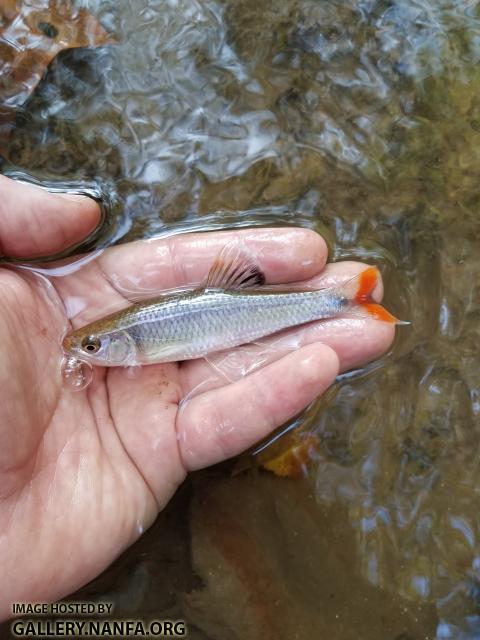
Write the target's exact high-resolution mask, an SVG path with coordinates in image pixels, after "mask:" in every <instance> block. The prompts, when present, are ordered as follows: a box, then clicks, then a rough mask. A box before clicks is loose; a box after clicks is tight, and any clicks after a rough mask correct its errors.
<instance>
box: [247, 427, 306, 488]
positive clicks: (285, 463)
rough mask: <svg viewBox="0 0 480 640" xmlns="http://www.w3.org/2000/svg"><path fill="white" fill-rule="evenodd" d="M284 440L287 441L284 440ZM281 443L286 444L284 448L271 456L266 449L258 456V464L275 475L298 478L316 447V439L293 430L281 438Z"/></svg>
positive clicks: (303, 472) (304, 470) (303, 471)
mask: <svg viewBox="0 0 480 640" xmlns="http://www.w3.org/2000/svg"><path fill="white" fill-rule="evenodd" d="M285 440H286V441H288V442H287V443H286V442H284V441H285ZM282 445H283V447H285V445H286V448H284V449H283V450H282V451H280V452H279V453H275V454H274V455H273V456H272V454H269V449H267V450H266V452H265V453H264V454H263V455H262V456H261V458H260V466H261V467H262V468H263V469H266V470H267V471H272V472H273V473H274V474H275V475H276V476H281V477H287V478H299V477H300V476H302V475H304V474H305V472H306V469H307V467H308V464H309V462H310V461H311V460H312V457H313V455H314V453H315V451H316V450H317V449H318V439H317V438H316V437H315V436H313V435H311V434H306V435H305V434H304V433H303V434H297V432H296V431H294V432H293V433H291V434H287V436H284V438H282Z"/></svg>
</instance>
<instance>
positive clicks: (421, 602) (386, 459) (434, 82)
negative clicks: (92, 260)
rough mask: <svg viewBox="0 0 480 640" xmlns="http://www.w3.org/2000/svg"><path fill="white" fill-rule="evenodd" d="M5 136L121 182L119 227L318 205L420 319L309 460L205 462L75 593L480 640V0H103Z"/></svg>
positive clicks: (208, 224) (25, 162) (362, 377)
mask: <svg viewBox="0 0 480 640" xmlns="http://www.w3.org/2000/svg"><path fill="white" fill-rule="evenodd" d="M82 4H83V6H86V7H88V8H89V10H90V11H91V12H92V13H94V14H95V15H97V16H98V17H99V19H100V21H101V22H102V24H103V26H104V27H105V28H106V29H107V30H108V31H110V32H112V33H114V34H115V36H116V38H117V39H118V44H117V45H114V46H110V47H105V48H100V49H91V50H75V51H71V52H64V53H62V54H60V56H59V57H58V58H57V59H56V61H55V62H54V63H53V64H52V65H51V67H50V70H49V72H48V75H47V76H46V78H45V79H44V80H43V81H42V83H41V85H40V86H39V87H38V89H37V91H36V92H35V93H34V95H33V96H32V97H31V98H30V99H29V100H28V102H27V103H26V104H25V105H24V106H23V108H18V111H17V121H16V128H15V130H14V132H13V135H12V138H11V141H10V147H9V158H10V161H11V162H12V164H14V165H16V166H17V167H20V168H21V169H22V170H25V171H27V172H29V173H32V174H34V175H36V176H38V177H39V178H41V179H47V178H48V179H52V178H54V179H58V180H65V181H70V180H78V181H85V182H89V181H91V180H95V181H99V182H100V183H101V184H102V185H103V188H104V189H106V190H108V192H109V194H110V198H111V201H112V202H113V203H114V206H112V207H111V209H110V214H109V218H108V220H107V222H106V224H105V226H104V228H103V230H102V232H101V235H100V236H99V238H98V239H97V242H98V243H104V242H107V243H110V242H114V241H127V240H131V239H134V238H139V237H142V238H143V237H150V236H151V235H153V234H157V233H162V232H166V231H171V230H176V229H179V228H180V229H190V228H192V227H193V226H195V227H200V228H213V227H224V226H225V227H231V226H234V225H237V226H244V225H251V224H299V225H302V226H306V227H309V228H312V229H315V230H317V231H318V232H320V233H322V234H323V235H324V236H325V237H326V239H327V241H328V243H329V247H330V255H331V259H333V260H341V259H346V258H349V259H352V258H353V259H360V260H365V261H368V262H371V263H375V264H378V265H379V266H380V267H381V269H382V272H383V274H384V276H385V280H386V291H387V297H386V306H387V307H388V308H389V309H392V310H393V311H394V312H395V313H396V315H398V316H400V317H402V318H408V319H410V320H411V322H412V327H411V328H410V329H408V330H402V331H401V332H399V337H398V338H397V341H396V343H395V345H394V348H393V349H392V351H391V353H389V354H387V355H386V356H385V357H384V358H382V359H381V360H380V361H378V362H375V363H372V364H370V365H368V366H366V367H365V368H364V369H362V370H359V371H355V372H353V373H350V374H347V375H343V376H341V378H340V379H339V381H338V383H337V384H336V385H335V387H334V388H333V389H331V390H330V391H329V392H328V394H327V395H326V396H325V397H324V398H323V399H322V400H321V401H320V402H319V403H317V404H316V405H315V406H314V407H312V408H311V410H309V412H307V414H306V415H305V416H303V417H302V418H301V419H300V420H299V421H298V428H300V429H302V430H303V431H304V432H305V433H309V434H310V435H311V436H313V437H315V438H316V439H318V442H319V447H318V452H317V454H316V456H315V459H314V460H312V462H311V464H310V466H309V470H308V474H307V476H306V477H305V478H304V479H302V480H297V481H293V480H285V479H281V478H275V477H274V476H272V475H270V474H268V473H266V472H264V471H262V470H259V469H258V468H257V467H256V465H255V464H252V463H251V461H250V460H249V461H248V463H245V464H244V465H243V466H242V467H241V468H242V469H244V468H246V469H247V470H246V471H244V472H241V473H237V474H234V475H233V476H232V472H231V465H226V466H223V467H220V468H218V469H215V470H210V471H206V472H204V473H199V474H196V475H195V476H194V477H193V478H191V479H190V480H189V481H188V482H187V484H186V486H185V487H183V488H182V490H181V491H180V492H179V494H178V495H177V497H176V498H175V499H174V500H173V501H172V503H171V504H170V505H169V507H168V508H167V510H166V511H165V512H164V513H163V514H161V516H160V517H159V520H158V521H157V523H156V524H155V526H154V527H153V529H152V530H151V531H150V532H149V533H147V534H146V535H145V536H144V537H143V538H142V539H141V540H140V541H139V542H138V544H136V545H135V546H134V547H133V548H132V549H131V550H129V551H128V552H127V554H125V556H124V557H122V558H121V559H120V560H119V561H118V562H117V563H116V564H115V565H114V567H112V568H111V569H110V570H109V571H108V572H106V574H105V575H103V576H102V577H101V578H99V579H98V580H97V581H96V582H95V583H93V584H92V585H89V586H88V587H87V588H86V589H84V590H82V592H81V593H80V594H77V599H78V597H80V596H82V597H89V598H98V597H105V598H108V599H114V600H115V601H116V603H117V613H118V614H124V615H125V616H128V617H132V616H133V617H137V618H138V617H142V618H143V617H148V616H153V617H155V618H157V619H158V618H162V617H167V618H168V617H170V618H172V617H185V618H186V619H187V620H188V622H189V624H190V630H191V637H194V638H199V639H200V638H201V639H207V638H208V639H212V640H217V639H219V640H224V639H225V638H227V637H228V638H231V639H234V638H238V639H241V640H250V639H252V640H256V639H257V638H260V637H261V638H272V639H273V638H275V639H276V640H277V639H280V640H281V639H283V638H291V637H297V638H299V640H310V639H311V638H313V637H322V638H323V637H325V638H327V637H328V638H334V639H335V640H349V639H350V638H351V639H354V638H357V639H358V638H368V639H369V640H375V639H377V638H378V639H379V640H380V639H381V640H386V639H387V638H391V639H392V640H394V639H396V640H400V639H402V640H407V639H411V640H413V639H427V638H435V637H436V638H440V639H445V638H460V639H470V638H478V637H480V617H479V615H480V610H479V606H480V596H479V594H480V541H479V525H480V522H479V515H478V513H479V510H478V503H477V500H478V488H477V487H478V486H480V483H479V481H480V468H479V455H478V454H479V445H480V424H479V413H480V396H479V394H480V367H479V360H478V355H477V352H478V345H479V343H480V342H479V339H480V304H479V293H480V257H479V247H480V221H479V220H480V219H479V215H478V206H479V200H480V192H479V184H480V164H479V156H480V70H479V69H480V67H479V65H478V63H479V59H480V15H479V9H478V4H477V3H476V2H471V1H469V0H457V1H455V2H454V1H453V0H452V1H446V0H436V1H434V0H430V1H429V0H416V1H414V0H390V1H381V0H378V1H374V0H357V1H355V2H354V1H353V0H342V2H333V1H332V2H328V3H327V2H319V1H317V0H278V1H277V2H275V3H271V2H265V1H262V0H260V1H259V0H216V1H214V0H201V1H196V0H137V1H136V2H135V3H130V2H126V1H124V0H121V1H113V0H89V1H88V2H83V3H82Z"/></svg>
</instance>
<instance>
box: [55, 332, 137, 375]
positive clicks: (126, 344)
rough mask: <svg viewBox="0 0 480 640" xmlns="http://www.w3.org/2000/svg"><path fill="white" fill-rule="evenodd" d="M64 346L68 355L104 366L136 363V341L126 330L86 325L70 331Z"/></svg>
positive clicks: (64, 340)
mask: <svg viewBox="0 0 480 640" xmlns="http://www.w3.org/2000/svg"><path fill="white" fill-rule="evenodd" d="M62 346H63V350H64V351H65V352H66V353H67V354H68V355H71V356H75V357H76V358H78V359H79V360H84V361H86V362H90V363H91V364H96V365H100V366H103V367H108V366H119V365H125V366H127V365H132V364H135V353H136V349H135V343H134V342H133V340H132V338H131V336H130V335H129V334H128V333H127V332H126V331H110V332H101V331H94V330H93V329H92V328H91V327H90V328H89V327H84V328H83V329H78V330H77V331H72V332H70V333H68V334H67V335H66V336H65V338H64V339H63V343H62Z"/></svg>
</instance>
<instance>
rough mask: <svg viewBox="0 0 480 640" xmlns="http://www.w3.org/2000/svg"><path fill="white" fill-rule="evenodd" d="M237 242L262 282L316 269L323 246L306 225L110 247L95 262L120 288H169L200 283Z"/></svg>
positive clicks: (321, 260) (302, 275) (324, 255)
mask: <svg viewBox="0 0 480 640" xmlns="http://www.w3.org/2000/svg"><path fill="white" fill-rule="evenodd" d="M232 240H236V241H237V240H238V241H240V242H242V243H243V244H244V245H245V246H247V247H248V249H249V250H251V252H252V254H253V255H254V257H255V258H257V260H258V264H259V266H260V268H261V269H262V270H263V271H264V273H265V277H266V280H267V282H269V283H284V282H294V281H296V280H304V279H306V278H309V277H312V276H314V275H315V274H317V273H319V272H320V271H321V270H322V269H323V267H324V265H325V263H326V260H327V246H326V244H325V241H324V240H323V238H322V237H321V236H319V235H318V234H317V233H315V232H314V231H311V230H309V229H301V228H298V227H290V228H288V227H287V228H285V227H282V228H257V229H243V230H239V231H220V232H202V233H187V234H183V235H176V236H170V237H168V238H160V239H155V240H148V241H140V242H134V243H131V244H128V245H122V246H118V247H113V248H111V249H109V250H108V251H106V252H105V253H104V254H103V255H102V256H101V257H100V259H99V260H100V266H101V268H102V270H103V272H104V273H105V274H106V275H107V277H109V278H110V279H111V281H112V283H113V285H114V286H115V288H117V290H119V291H126V292H128V291H139V292H141V291H142V290H145V291H148V290H159V289H173V288H176V287H182V286H187V285H195V284H198V283H201V282H202V281H203V280H204V278H205V277H206V275H207V274H208V271H209V270H210V267H211V266H212V263H213V261H214V259H215V257H216V256H217V254H218V253H219V252H220V250H221V249H222V248H223V247H224V246H225V245H226V244H227V243H229V242H231V241H232Z"/></svg>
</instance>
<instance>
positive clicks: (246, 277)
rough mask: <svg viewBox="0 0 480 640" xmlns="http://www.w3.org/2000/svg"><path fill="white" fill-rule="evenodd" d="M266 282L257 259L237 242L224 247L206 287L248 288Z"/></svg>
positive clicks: (206, 282)
mask: <svg viewBox="0 0 480 640" xmlns="http://www.w3.org/2000/svg"><path fill="white" fill-rule="evenodd" d="M263 284H265V274H264V273H263V271H262V270H261V268H260V267H259V266H258V264H256V262H255V259H254V258H253V257H252V256H251V255H250V254H249V253H248V252H247V251H246V250H245V249H244V248H242V247H239V246H238V244H237V243H236V242H230V243H228V244H227V245H225V246H224V247H223V249H222V250H221V251H220V253H219V254H218V256H217V258H216V259H215V261H214V263H213V265H212V268H211V269H210V272H209V274H208V276H207V279H206V281H205V289H248V288H250V287H260V286H262V285H263Z"/></svg>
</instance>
